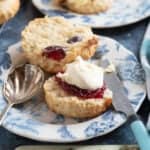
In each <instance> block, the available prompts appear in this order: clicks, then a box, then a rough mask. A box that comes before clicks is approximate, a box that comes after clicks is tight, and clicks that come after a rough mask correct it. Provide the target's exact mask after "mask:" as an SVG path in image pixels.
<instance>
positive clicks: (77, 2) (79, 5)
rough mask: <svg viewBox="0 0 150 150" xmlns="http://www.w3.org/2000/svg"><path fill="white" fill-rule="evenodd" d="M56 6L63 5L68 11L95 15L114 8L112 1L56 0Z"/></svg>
mask: <svg viewBox="0 0 150 150" xmlns="http://www.w3.org/2000/svg"><path fill="white" fill-rule="evenodd" d="M54 1H55V2H54V3H55V4H57V5H62V6H65V7H67V8H68V9H70V10H72V11H74V12H77V13H81V14H93V13H99V12H103V11H106V10H107V9H109V8H110V7H111V6H112V0H54Z"/></svg>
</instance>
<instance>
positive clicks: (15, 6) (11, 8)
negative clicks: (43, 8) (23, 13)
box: [0, 0, 20, 24]
mask: <svg viewBox="0 0 150 150" xmlns="http://www.w3.org/2000/svg"><path fill="white" fill-rule="evenodd" d="M19 8H20V0H0V24H3V23H5V22H6V21H8V20H9V19H10V18H12V17H14V16H15V14H16V13H17V11H18V10H19Z"/></svg>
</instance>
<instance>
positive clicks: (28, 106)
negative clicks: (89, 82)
mask: <svg viewBox="0 0 150 150" xmlns="http://www.w3.org/2000/svg"><path fill="white" fill-rule="evenodd" d="M100 39H101V42H100V43H101V45H100V46H99V47H98V49H97V51H96V54H95V56H94V57H93V58H92V60H91V61H92V62H93V63H97V64H99V61H100V58H101V57H102V55H103V57H106V58H108V59H109V60H111V61H112V62H113V63H114V64H115V65H116V67H117V71H118V75H119V77H120V79H121V80H122V82H123V85H124V90H125V92H126V94H127V95H128V98H129V100H130V102H131V104H132V106H133V108H134V110H135V111H137V110H138V109H139V107H140V105H141V104H142V102H143V100H144V97H145V94H146V90H145V77H144V72H143V70H142V68H141V65H140V64H139V63H138V61H137V59H136V57H135V56H134V55H133V54H132V53H131V52H130V51H128V50H127V49H126V48H124V47H123V46H122V45H120V44H119V43H118V42H117V41H115V40H112V39H110V38H107V37H100ZM1 53H3V57H4V58H7V59H3V62H1V65H0V89H2V84H3V81H4V80H5V77H6V74H7V73H8V70H9V68H10V65H15V64H18V63H22V61H26V60H25V58H24V56H23V54H22V50H21V46H20V43H16V44H14V45H12V46H10V47H9V48H8V50H7V51H6V52H5V51H3V52H1ZM5 106H6V102H5V100H4V98H3V96H2V91H1V90H0V112H1V111H2V110H3V109H4V107H5ZM125 121H126V119H125V118H124V116H122V115H121V114H119V113H117V112H115V111H114V110H113V109H109V110H108V111H106V112H105V113H104V114H102V115H100V116H98V117H96V118H93V119H90V120H80V119H72V118H66V117H64V116H62V115H57V114H55V113H53V112H51V111H50V110H49V109H48V108H47V105H46V104H45V102H44V97H43V94H42V92H41V93H39V95H37V96H36V97H35V98H33V100H31V101H28V102H27V103H25V104H23V105H21V106H19V107H15V108H12V109H11V110H10V112H9V113H8V115H7V117H6V119H5V121H4V124H3V127H5V128H6V129H8V130H9V131H11V132H13V133H16V134H18V135H21V136H24V137H27V138H31V139H35V140H39V141H48V142H75V141H82V140H86V139H90V138H94V137H97V136H102V135H104V134H107V133H109V132H111V131H113V130H115V129H116V128H118V127H119V126H121V125H122V124H123V123H124V122H125Z"/></svg>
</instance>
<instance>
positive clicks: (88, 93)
mask: <svg viewBox="0 0 150 150" xmlns="http://www.w3.org/2000/svg"><path fill="white" fill-rule="evenodd" d="M55 79H56V81H57V83H58V84H59V85H60V86H61V88H62V89H63V90H64V91H67V92H68V93H69V94H71V95H75V96H77V97H80V98H83V99H87V98H103V95H104V91H105V90H106V86H105V84H104V85H103V87H101V88H99V89H96V90H86V89H81V88H78V87H76V86H74V85H70V84H68V83H66V82H64V81H62V80H61V79H60V78H58V77H55Z"/></svg>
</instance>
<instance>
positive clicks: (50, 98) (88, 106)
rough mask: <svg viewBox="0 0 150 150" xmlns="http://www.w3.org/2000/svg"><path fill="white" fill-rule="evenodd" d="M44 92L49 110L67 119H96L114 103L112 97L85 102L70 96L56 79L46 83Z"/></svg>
mask: <svg viewBox="0 0 150 150" xmlns="http://www.w3.org/2000/svg"><path fill="white" fill-rule="evenodd" d="M44 92H45V99H46V102H47V104H48V106H49V108H50V109H51V110H52V111H54V112H56V113H59V114H62V115H64V116H67V117H74V118H91V117H95V116H97V115H100V114H101V113H103V112H104V111H106V110H107V109H108V108H109V107H110V105H111V103H112V97H105V98H103V99H94V98H93V99H86V100H83V99H81V98H78V97H76V96H71V95H68V94H67V93H66V92H65V91H64V90H63V89H61V87H60V86H59V85H58V83H57V82H56V81H55V78H54V77H52V78H50V79H49V80H47V81H46V82H45V84H44Z"/></svg>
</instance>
